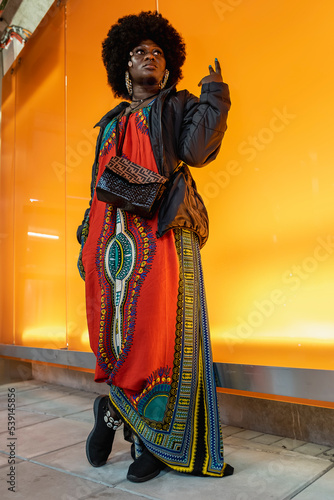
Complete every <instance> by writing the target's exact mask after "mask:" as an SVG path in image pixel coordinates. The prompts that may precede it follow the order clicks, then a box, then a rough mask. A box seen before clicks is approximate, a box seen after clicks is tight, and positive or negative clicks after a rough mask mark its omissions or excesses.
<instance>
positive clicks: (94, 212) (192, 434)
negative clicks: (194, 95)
mask: <svg viewBox="0 0 334 500" xmlns="http://www.w3.org/2000/svg"><path fill="white" fill-rule="evenodd" d="M149 110H150V108H149V107H147V108H144V109H141V110H139V111H136V112H134V113H132V114H131V116H130V118H129V122H128V127H127V132H126V135H125V140H124V144H123V155H124V156H126V157H127V158H129V159H130V160H131V161H133V162H135V163H137V164H139V165H145V166H146V167H147V168H149V169H150V170H153V171H155V172H157V166H156V163H155V160H154V157H153V152H152V148H151V144H150V140H149V134H148V120H147V118H148V113H149ZM123 120H124V119H122V121H121V124H120V136H121V135H122V132H123V130H124V121H123ZM115 124H116V120H115V119H114V120H113V121H112V122H111V123H110V124H109V125H108V126H107V127H106V129H105V132H104V136H103V139H102V147H101V150H100V163H99V171H98V172H97V173H96V180H98V178H99V176H100V175H101V173H102V172H103V170H104V168H105V165H106V164H107V163H108V161H109V159H110V157H111V156H112V155H114V154H115ZM156 230H157V215H156V216H155V217H154V218H153V219H151V220H147V219H143V218H141V217H137V216H135V215H133V214H129V213H127V212H124V211H122V210H120V209H116V208H114V207H112V206H111V205H108V204H105V203H102V202H99V201H98V200H97V199H96V196H94V198H93V201H92V206H91V210H90V214H89V217H87V220H86V221H85V226H84V231H83V235H84V238H83V244H82V252H81V255H80V258H79V270H80V271H81V274H82V276H83V277H84V276H85V281H86V301H87V304H86V307H87V321H88V329H89V335H90V342H91V347H92V349H93V351H94V353H95V354H96V358H97V365H96V372H95V380H96V381H106V382H107V383H108V384H109V385H110V398H111V401H112V403H113V405H114V406H115V407H116V408H117V409H118V411H119V412H120V413H121V415H122V417H123V419H124V420H125V422H127V423H128V425H129V426H130V427H131V428H132V430H133V431H134V433H135V434H136V435H137V436H138V437H139V438H140V440H141V441H142V442H143V443H144V445H145V446H146V447H147V448H148V449H149V450H150V451H151V452H152V453H153V454H154V455H156V456H157V457H158V458H159V459H161V460H162V461H163V462H165V463H166V464H168V465H169V466H170V467H172V468H174V469H176V470H179V471H182V472H190V473H191V472H192V471H193V470H194V464H195V462H196V464H197V462H198V459H197V453H196V451H197V450H198V442H199V440H200V439H201V442H203V445H202V448H203V447H204V452H203V458H202V459H201V464H200V470H201V472H202V473H203V474H205V475H214V476H222V475H224V469H225V466H226V464H224V458H223V441H222V437H221V431H220V423H219V414H218V406H217V396H216V387H215V383H214V374H213V368H212V356H211V346H210V338H209V331H208V321H207V312H206V302H205V292H204V285H203V276H202V269H201V258H200V250H199V245H198V240H197V236H196V234H195V233H193V232H191V231H189V230H186V229H176V230H175V231H169V232H167V233H166V234H165V235H164V236H163V237H161V238H156ZM203 412H204V413H203ZM200 414H202V415H201V417H200ZM197 465H198V464H197Z"/></svg>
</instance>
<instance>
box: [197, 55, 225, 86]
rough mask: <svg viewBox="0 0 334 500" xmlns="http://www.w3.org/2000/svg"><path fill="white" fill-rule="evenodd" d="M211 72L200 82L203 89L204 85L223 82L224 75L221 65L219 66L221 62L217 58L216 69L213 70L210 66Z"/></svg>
mask: <svg viewBox="0 0 334 500" xmlns="http://www.w3.org/2000/svg"><path fill="white" fill-rule="evenodd" d="M209 71H210V74H209V75H207V76H205V77H204V78H202V80H201V81H200V82H199V84H198V86H199V87H201V86H202V85H203V83H210V82H222V81H223V78H222V73H221V69H220V64H219V61H218V59H217V58H216V59H215V69H213V67H212V66H211V64H210V66H209Z"/></svg>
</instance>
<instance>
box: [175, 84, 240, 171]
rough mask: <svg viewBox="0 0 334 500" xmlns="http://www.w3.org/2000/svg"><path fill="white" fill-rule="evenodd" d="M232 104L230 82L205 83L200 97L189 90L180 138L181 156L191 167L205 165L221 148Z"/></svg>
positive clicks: (179, 148) (179, 150)
mask: <svg viewBox="0 0 334 500" xmlns="http://www.w3.org/2000/svg"><path fill="white" fill-rule="evenodd" d="M230 106H231V101H230V94H229V89H228V85H227V84H226V83H223V82H210V83H205V84H204V85H202V92H201V96H200V99H198V98H196V97H195V96H194V95H192V94H188V97H187V100H186V103H185V107H184V112H183V121H182V128H181V135H180V139H179V142H178V155H179V158H180V159H181V160H182V161H184V162H185V163H187V164H188V165H190V166H192V167H203V166H204V165H207V164H208V163H210V161H212V160H214V159H215V158H216V156H217V154H218V152H219V149H220V145H221V142H222V139H223V137H224V133H225V130H226V128H227V125H226V120H227V114H228V111H229V109H230Z"/></svg>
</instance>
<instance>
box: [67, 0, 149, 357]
mask: <svg viewBox="0 0 334 500" xmlns="http://www.w3.org/2000/svg"><path fill="white" fill-rule="evenodd" d="M154 8H155V2H154V1H153V0H150V1H148V0H146V1H141V2H140V6H138V2H135V1H134V0H131V1H128V2H126V4H122V3H117V2H105V1H102V0H98V1H96V2H95V3H94V9H92V3H91V2H90V1H88V0H71V1H70V2H67V30H66V71H67V145H66V150H67V156H66V168H63V169H62V168H61V166H60V167H59V170H58V175H59V177H60V179H66V220H67V226H66V235H67V305H68V319H67V332H68V343H69V348H70V349H77V350H85V351H89V350H90V347H89V341H88V331H87V323H86V309H85V294H84V282H83V281H82V279H81V278H80V276H79V273H78V270H77V259H78V254H79V248H80V246H79V244H78V242H77V239H76V230H77V227H78V225H79V224H80V223H81V221H82V218H83V214H84V212H85V210H86V208H87V207H88V203H89V199H90V181H91V170H92V164H93V161H94V153H95V140H96V137H97V134H98V130H97V129H94V128H93V127H94V125H95V123H96V122H97V121H98V120H99V119H100V118H101V117H102V116H103V115H104V114H105V113H106V112H107V111H109V110H110V109H111V108H113V107H114V106H115V105H116V103H117V102H118V101H116V100H115V99H114V97H113V94H112V92H111V89H110V87H109V86H108V84H107V76H106V72H105V69H104V66H103V63H102V59H101V48H102V41H103V39H104V38H105V37H106V35H107V33H108V31H109V29H110V27H111V25H112V24H113V23H115V22H116V21H117V19H118V18H119V17H122V16H124V15H127V14H129V13H138V12H139V11H140V10H153V9H154ZM101 13H103V15H101ZM87 19H89V30H88V29H87Z"/></svg>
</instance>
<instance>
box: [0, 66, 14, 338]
mask: <svg viewBox="0 0 334 500" xmlns="http://www.w3.org/2000/svg"><path fill="white" fill-rule="evenodd" d="M14 71H15V70H14V69H13V70H12V71H11V70H9V71H8V72H7V73H6V75H5V76H4V77H3V79H2V108H1V112H2V120H1V169H0V194H1V195H0V207H1V210H0V212H1V217H0V269H1V287H0V324H1V328H0V332H1V333H0V335H1V338H0V341H1V342H3V343H6V344H12V343H14V310H13V298H14V286H13V285H14V247H13V233H14V231H13V229H14V224H13V219H14V154H15V153H14V151H15V148H14V139H15V75H14Z"/></svg>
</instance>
